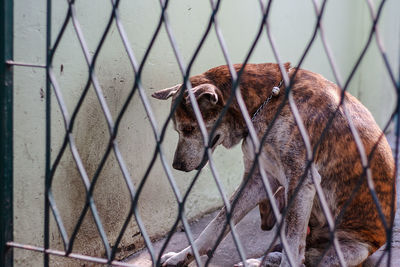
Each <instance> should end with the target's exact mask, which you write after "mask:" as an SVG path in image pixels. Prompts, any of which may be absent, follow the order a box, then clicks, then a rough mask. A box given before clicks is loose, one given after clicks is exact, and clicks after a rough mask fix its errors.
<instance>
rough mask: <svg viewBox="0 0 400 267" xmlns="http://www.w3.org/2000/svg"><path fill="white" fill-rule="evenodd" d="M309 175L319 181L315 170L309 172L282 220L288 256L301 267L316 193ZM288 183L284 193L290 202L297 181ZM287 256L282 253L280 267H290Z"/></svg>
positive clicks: (290, 180)
mask: <svg viewBox="0 0 400 267" xmlns="http://www.w3.org/2000/svg"><path fill="white" fill-rule="evenodd" d="M311 172H312V174H311ZM301 175H302V174H301V172H297V173H296V174H295V175H294V176H292V177H296V178H297V177H300V176H301ZM311 175H314V176H315V177H316V178H317V180H318V181H320V176H319V174H318V172H317V171H316V170H315V169H313V170H312V171H311V170H310V171H309V174H308V175H307V176H306V178H305V180H304V181H303V183H302V185H301V186H300V189H299V192H298V194H297V195H296V196H295V198H294V199H293V201H292V203H291V205H290V207H289V209H288V211H287V214H286V216H285V219H284V221H285V228H284V229H286V239H287V243H288V244H289V248H290V254H291V255H292V257H293V258H292V259H293V260H294V264H295V266H302V264H303V263H304V260H305V248H306V237H307V227H308V222H309V219H310V215H311V210H312V206H313V201H314V197H315V192H316V191H315V187H314V183H313V180H312V176H311ZM288 182H289V184H288V189H287V192H286V193H287V199H288V201H290V198H292V197H293V194H294V191H295V190H296V187H297V186H299V184H298V183H299V180H298V179H289V181H288ZM287 203H288V202H287ZM288 254H289V253H288V251H286V250H284V251H283V257H282V261H281V265H280V266H284V267H286V266H291V265H290V263H289V258H288Z"/></svg>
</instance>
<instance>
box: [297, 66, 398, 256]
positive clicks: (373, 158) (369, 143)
mask: <svg viewBox="0 0 400 267" xmlns="http://www.w3.org/2000/svg"><path fill="white" fill-rule="evenodd" d="M340 94H341V91H340V89H339V88H338V87H337V86H336V85H335V84H333V83H331V82H329V81H327V80H326V79H324V78H322V76H320V75H318V74H315V73H312V72H309V71H305V70H300V71H299V72H298V75H297V78H296V82H295V85H294V87H293V95H294V99H295V102H296V104H297V105H298V106H299V110H300V114H301V116H302V118H303V121H304V124H305V126H306V128H307V130H308V133H309V136H310V139H311V143H312V145H313V146H315V145H318V148H317V149H316V154H315V163H316V166H317V168H318V172H319V173H320V175H321V185H322V188H323V190H324V193H325V196H326V198H327V201H328V204H329V206H330V209H331V211H332V213H333V215H334V217H335V219H336V223H337V227H336V229H337V233H338V237H339V238H340V239H341V240H342V241H343V240H353V241H354V240H356V241H359V242H361V243H364V244H365V246H367V247H368V250H369V251H370V253H372V252H373V251H375V250H376V249H378V248H379V247H380V246H382V245H383V244H384V243H385V240H386V231H385V228H384V225H383V223H382V220H385V221H386V226H387V227H390V226H391V224H392V221H393V218H391V209H392V205H391V203H395V202H396V201H395V199H393V197H395V192H394V191H395V182H394V177H395V173H394V172H395V168H394V161H393V156H392V152H391V148H390V146H389V144H388V143H387V141H386V138H385V136H384V135H383V133H382V131H381V130H380V129H379V127H378V125H377V124H376V122H375V121H374V119H373V117H372V115H371V114H370V112H369V111H368V110H367V109H366V108H365V107H364V106H363V105H362V104H361V103H360V102H359V101H358V100H357V99H356V98H355V97H353V96H351V95H350V94H347V93H346V94H345V98H344V101H343V105H344V107H345V108H346V109H347V112H348V114H349V115H350V117H351V119H352V121H353V124H354V127H355V129H356V130H357V131H358V134H359V137H360V139H361V141H362V144H363V146H364V148H365V152H366V157H367V159H368V162H369V167H370V171H371V177H372V181H373V184H372V183H371V184H370V186H371V187H374V189H375V192H376V196H377V199H375V200H373V196H372V194H371V191H370V189H369V187H368V180H367V169H366V168H363V165H362V162H361V155H360V151H359V150H358V148H357V145H356V142H355V138H354V136H353V134H352V132H351V130H350V126H349V123H348V120H347V118H346V116H345V112H344V109H343V106H341V107H339V108H338V105H339V102H340V99H341V97H340ZM332 116H334V119H333V121H332V122H331V123H332V124H331V126H329V127H328V128H327V130H326V131H325V132H323V130H324V128H325V126H326V125H327V123H328V122H329V119H330V117H332ZM321 135H323V136H322V138H321ZM375 201H376V202H375ZM393 208H395V207H393ZM379 209H380V210H381V211H382V214H381V215H382V216H380V214H379V212H378V210H379ZM322 214H323V212H322V211H321V208H320V203H319V200H318V199H317V197H316V199H315V200H314V206H313V210H312V214H311V218H310V222H309V226H310V229H311V234H310V235H309V236H308V238H307V246H311V247H316V246H317V247H318V244H327V242H329V240H330V233H329V231H328V226H327V223H326V220H325V216H324V215H322Z"/></svg>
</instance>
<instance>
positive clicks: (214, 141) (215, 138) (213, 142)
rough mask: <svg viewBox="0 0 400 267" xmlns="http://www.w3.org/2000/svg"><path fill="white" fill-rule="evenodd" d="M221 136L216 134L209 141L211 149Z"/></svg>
mask: <svg viewBox="0 0 400 267" xmlns="http://www.w3.org/2000/svg"><path fill="white" fill-rule="evenodd" d="M220 137H221V135H219V134H217V135H216V136H215V137H214V139H213V140H212V142H211V149H212V150H214V148H215V145H216V144H217V143H218V140H219V138H220Z"/></svg>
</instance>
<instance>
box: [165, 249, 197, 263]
mask: <svg viewBox="0 0 400 267" xmlns="http://www.w3.org/2000/svg"><path fill="white" fill-rule="evenodd" d="M190 260H191V255H190V254H186V253H184V251H181V252H179V253H176V252H168V253H165V254H164V255H162V257H161V266H187V265H188V263H189V262H190Z"/></svg>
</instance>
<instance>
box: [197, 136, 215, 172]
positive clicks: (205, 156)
mask: <svg viewBox="0 0 400 267" xmlns="http://www.w3.org/2000/svg"><path fill="white" fill-rule="evenodd" d="M220 137H221V135H219V134H217V135H216V136H215V137H214V139H213V140H212V142H211V150H212V151H214V148H215V147H216V145H217V143H218V141H219V139H220ZM207 162H208V156H207V154H205V155H204V158H203V160H202V161H201V163H200V164H199V166H197V167H196V170H200V169H202V168H203V167H204V166H205V165H206V164H207Z"/></svg>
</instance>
